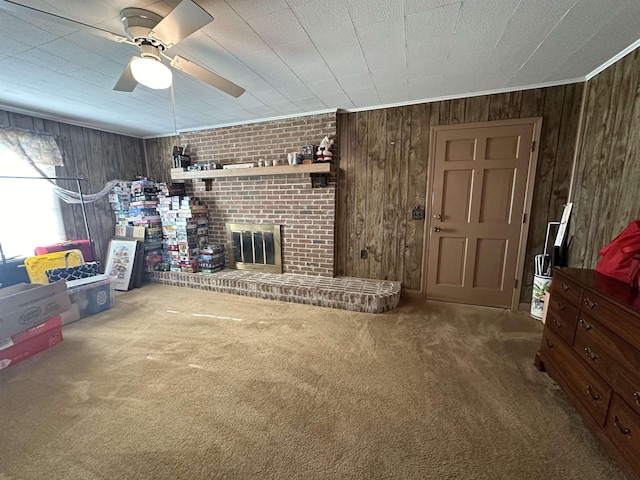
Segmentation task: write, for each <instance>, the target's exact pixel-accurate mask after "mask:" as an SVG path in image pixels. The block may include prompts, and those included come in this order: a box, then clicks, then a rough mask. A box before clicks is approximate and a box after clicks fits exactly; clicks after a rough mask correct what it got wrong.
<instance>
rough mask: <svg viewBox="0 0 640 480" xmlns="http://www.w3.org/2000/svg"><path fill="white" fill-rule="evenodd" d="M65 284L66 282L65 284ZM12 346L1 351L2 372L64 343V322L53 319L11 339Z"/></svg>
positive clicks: (57, 318)
mask: <svg viewBox="0 0 640 480" xmlns="http://www.w3.org/2000/svg"><path fill="white" fill-rule="evenodd" d="M63 283H64V282H63ZM11 341H12V344H11V345H10V346H6V345H5V346H3V347H1V348H2V349H1V350H0V370H3V369H5V368H7V367H11V366H13V365H16V364H17V363H20V362H21V361H23V360H26V359H27V358H29V357H32V356H33V355H35V354H36V353H40V352H42V351H44V350H47V349H48V348H50V347H53V346H54V345H57V344H58V343H60V342H62V322H61V320H60V317H59V316H56V317H53V318H51V319H49V320H47V321H46V322H44V323H43V324H41V325H37V326H35V327H32V328H30V329H28V330H27V331H25V332H22V333H20V334H18V335H16V336H14V337H12V338H11Z"/></svg>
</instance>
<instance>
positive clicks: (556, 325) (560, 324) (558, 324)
mask: <svg viewBox="0 0 640 480" xmlns="http://www.w3.org/2000/svg"><path fill="white" fill-rule="evenodd" d="M553 325H554V326H555V327H556V328H557V329H560V328H562V323H560V322H559V321H558V320H556V319H555V318H554V319H553Z"/></svg>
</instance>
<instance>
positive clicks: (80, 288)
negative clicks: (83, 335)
mask: <svg viewBox="0 0 640 480" xmlns="http://www.w3.org/2000/svg"><path fill="white" fill-rule="evenodd" d="M115 279H116V277H113V276H110V275H96V276H95V277H90V278H83V279H80V280H74V281H73V282H67V291H68V293H69V298H70V299H71V303H72V306H76V308H77V311H78V314H77V315H75V314H74V313H75V312H72V313H71V314H70V315H68V316H67V317H63V319H64V320H65V321H64V323H65V324H67V323H70V322H72V321H75V320H79V319H81V318H85V317H88V316H89V315H94V314H96V313H100V312H103V311H105V310H108V309H110V308H111V307H112V305H113V300H114V280H115Z"/></svg>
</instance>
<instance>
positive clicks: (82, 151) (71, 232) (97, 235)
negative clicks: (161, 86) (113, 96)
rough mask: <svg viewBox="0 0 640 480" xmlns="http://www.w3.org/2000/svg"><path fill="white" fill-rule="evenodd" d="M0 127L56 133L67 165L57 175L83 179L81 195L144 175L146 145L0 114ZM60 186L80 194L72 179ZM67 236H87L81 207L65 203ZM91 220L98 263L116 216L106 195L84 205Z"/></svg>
mask: <svg viewBox="0 0 640 480" xmlns="http://www.w3.org/2000/svg"><path fill="white" fill-rule="evenodd" d="M0 126H3V127H14V128H20V129H23V130H29V131H33V132H46V133H50V134H53V135H54V136H55V138H56V142H57V143H58V147H59V148H60V153H61V154H62V159H63V163H64V166H62V167H57V168H56V174H57V176H59V177H74V178H75V177H82V178H83V179H84V180H83V181H82V182H81V184H82V190H83V193H85V194H89V193H96V192H98V191H100V190H101V189H102V188H103V187H104V185H105V183H106V182H107V181H109V180H115V179H118V180H133V179H135V178H136V177H137V176H141V175H142V176H145V175H147V172H146V170H145V163H144V156H143V143H142V142H143V141H142V140H141V139H139V138H133V137H127V136H124V135H117V134H113V133H108V132H101V131H99V130H93V129H89V128H83V127H78V126H75V125H70V124H67V123H63V122H56V121H53V120H44V119H41V118H37V117H31V116H29V115H23V114H19V113H14V112H7V111H3V110H0ZM59 184H60V186H62V187H63V188H67V189H69V190H74V191H77V184H76V182H74V181H64V182H63V181H60V182H59ZM61 210H62V215H63V219H64V224H65V225H64V226H65V234H66V237H67V239H68V240H73V239H83V238H86V229H85V225H84V219H83V216H82V211H81V208H80V205H77V204H72V205H70V204H65V203H64V202H62V203H61ZM86 211H87V222H88V224H89V230H90V232H91V237H92V238H93V240H94V244H95V246H96V255H97V257H98V259H100V260H104V254H105V250H106V248H107V245H108V243H109V240H110V239H111V237H112V236H113V230H114V228H113V227H114V224H115V221H114V216H113V213H112V212H111V208H110V206H109V201H108V198H107V197H104V198H102V199H101V200H99V201H97V202H96V203H88V204H87V205H86Z"/></svg>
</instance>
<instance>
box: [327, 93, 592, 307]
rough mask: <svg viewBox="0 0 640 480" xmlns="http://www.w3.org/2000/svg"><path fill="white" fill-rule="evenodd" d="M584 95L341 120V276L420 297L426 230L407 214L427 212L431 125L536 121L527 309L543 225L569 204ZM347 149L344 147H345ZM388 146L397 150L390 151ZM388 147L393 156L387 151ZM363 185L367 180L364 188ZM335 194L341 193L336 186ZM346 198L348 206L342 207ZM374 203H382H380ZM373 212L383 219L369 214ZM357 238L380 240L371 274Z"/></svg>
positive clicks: (399, 110)
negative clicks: (388, 284)
mask: <svg viewBox="0 0 640 480" xmlns="http://www.w3.org/2000/svg"><path fill="white" fill-rule="evenodd" d="M582 88H583V86H582V85H580V84H578V85H567V86H560V87H553V88H543V89H534V90H527V91H521V92H510V93H504V94H495V95H490V96H489V95H484V96H479V97H471V98H461V99H454V100H444V101H440V102H436V103H431V104H416V105H409V106H406V107H395V108H392V109H386V110H379V111H372V112H358V113H345V114H340V115H339V116H338V128H339V129H341V130H344V129H347V130H348V129H349V128H351V127H350V126H351V125H353V124H354V123H357V128H355V127H354V129H353V134H352V135H349V136H348V137H347V140H343V142H342V143H341V145H340V151H341V155H340V168H341V170H342V171H344V173H345V174H346V176H347V178H348V179H349V180H348V182H347V184H348V185H347V189H348V192H349V194H350V195H352V196H353V197H350V196H349V194H348V195H346V196H345V195H343V194H341V193H338V201H337V203H338V205H337V207H338V217H337V218H338V222H337V224H336V229H337V233H336V251H337V253H338V257H342V258H344V260H343V261H342V262H343V264H344V270H341V273H342V274H344V275H348V276H354V277H367V276H368V277H371V278H379V279H384V278H388V279H389V280H396V281H402V283H403V286H404V287H405V288H409V289H420V288H421V281H422V273H423V272H422V264H423V258H422V256H423V248H424V242H425V238H424V234H425V230H424V229H425V222H424V221H416V220H411V210H412V209H413V208H414V207H415V206H422V207H427V205H426V202H428V201H429V200H428V199H427V185H428V179H427V173H428V170H429V168H428V167H429V165H428V159H429V132H430V128H431V127H432V126H434V125H447V124H453V123H471V122H478V121H486V120H489V119H491V120H499V119H500V120H504V119H509V118H528V117H537V116H541V117H543V122H542V135H541V145H540V146H539V148H540V155H539V160H538V162H539V163H538V171H537V175H536V181H535V190H534V201H533V206H532V210H531V211H532V214H533V219H532V220H531V224H530V233H529V241H528V245H527V253H526V258H527V264H526V270H525V274H524V277H523V285H524V288H523V290H522V296H521V301H523V302H529V301H530V300H531V283H532V277H533V270H532V269H533V261H532V259H533V256H534V255H535V254H536V253H540V252H542V249H543V243H544V237H545V233H546V226H547V222H549V221H553V220H558V219H559V215H560V213H561V212H562V205H563V204H564V203H565V202H566V199H567V192H568V190H569V173H570V171H571V162H572V159H573V151H574V148H575V135H576V131H577V124H578V115H579V110H580V102H581V100H582ZM374 112H381V113H374ZM383 112H386V116H385V117H384V118H386V125H387V128H386V129H384V130H383V131H381V130H380V119H381V118H383ZM400 118H401V119H402V120H401V122H402V128H401V132H400V133H401V135H402V142H403V145H402V148H399V149H398V148H396V147H397V142H398V141H399V138H398V137H399V133H398V132H397V124H398V122H399V121H400V120H399V119H400ZM372 119H376V122H375V127H374V126H373V124H372V123H371V120H372ZM372 129H373V130H372ZM378 135H380V136H382V137H383V138H386V142H385V144H386V145H387V151H386V157H384V158H382V160H381V161H382V162H383V166H382V167H381V166H380V165H378V164H376V165H371V161H372V158H373V157H372V154H371V153H370V152H369V150H367V148H369V149H371V148H373V149H374V151H375V152H376V155H375V158H376V161H379V158H378V154H379V152H380V147H379V146H378V144H377V143H375V142H378V141H379V140H378V139H377V136H378ZM345 141H346V142H348V144H346V145H345ZM383 141H384V140H383ZM391 142H396V143H394V144H393V145H392V144H391ZM390 146H392V147H393V148H389V147H390ZM398 153H399V154H400V159H399V162H398V158H397V154H398ZM371 168H375V169H381V168H384V171H385V179H386V180H385V185H384V188H383V189H381V190H378V189H377V188H375V182H373V181H372V179H373V178H374V177H373V176H372V173H371V171H370V169H371ZM393 172H396V173H395V175H394V176H393V178H389V176H390V175H392V174H393ZM376 175H378V174H376ZM376 178H377V177H376ZM367 179H369V180H370V182H369V184H367ZM392 184H393V185H395V186H392ZM358 185H360V187H358ZM362 185H366V186H367V188H363V187H362ZM338 188H341V185H339V186H338ZM345 198H348V203H346V204H345V203H344V202H345ZM378 199H382V200H383V201H382V202H380V201H379V200H378ZM363 209H364V210H363ZM371 209H376V210H377V209H381V211H380V212H372V211H371ZM394 211H396V212H397V214H396V217H395V222H396V223H393V221H394V220H393V219H394V216H393V213H392V212H394ZM380 217H382V219H383V221H382V222H379V218H380ZM343 230H347V232H348V233H347V234H344V232H343ZM372 230H373V231H372ZM363 231H364V232H366V238H369V239H372V238H375V239H381V241H382V245H383V248H382V251H381V252H380V253H381V254H382V258H381V259H380V263H381V265H382V269H379V268H378V267H377V262H378V260H377V259H375V258H374V259H373V261H374V262H376V265H374V267H373V268H372V267H371V264H372V256H371V255H370V257H369V258H368V259H364V260H363V259H361V258H360V255H359V249H360V248H362V247H358V251H357V252H353V250H352V246H353V245H354V243H355V244H357V245H362V244H363V243H362V241H361V240H362V232H363ZM345 239H348V240H345ZM401 239H403V240H401ZM376 241H379V240H376ZM345 242H346V243H345ZM370 253H371V252H370ZM354 254H355V255H354Z"/></svg>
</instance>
